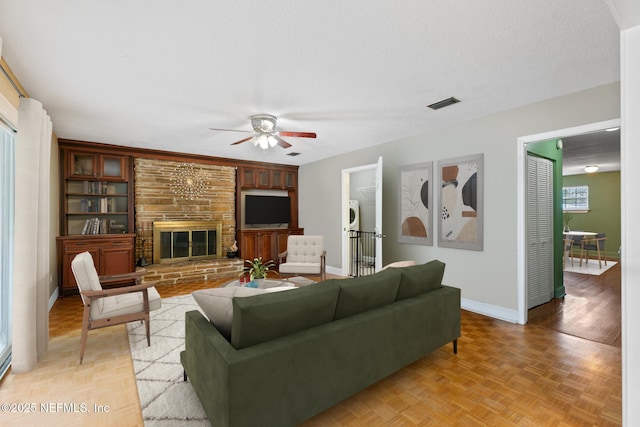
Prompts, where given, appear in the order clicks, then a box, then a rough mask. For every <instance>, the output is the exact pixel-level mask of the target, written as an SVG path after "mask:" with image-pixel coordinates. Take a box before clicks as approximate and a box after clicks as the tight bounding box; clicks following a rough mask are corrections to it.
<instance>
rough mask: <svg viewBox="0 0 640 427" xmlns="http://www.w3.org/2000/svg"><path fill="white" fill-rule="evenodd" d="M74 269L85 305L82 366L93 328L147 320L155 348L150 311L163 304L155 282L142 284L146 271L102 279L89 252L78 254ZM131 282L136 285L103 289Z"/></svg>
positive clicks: (72, 268)
mask: <svg viewBox="0 0 640 427" xmlns="http://www.w3.org/2000/svg"><path fill="white" fill-rule="evenodd" d="M71 270H72V271H73V276H74V277H75V279H76V283H77V284H78V289H79V290H80V297H81V298H82V304H83V305H84V311H83V313H82V337H81V341H80V363H82V359H83V357H84V349H85V346H86V344H87V334H88V332H89V331H90V330H92V329H98V328H104V327H106V326H112V325H120V324H123V323H129V322H133V321H137V320H141V321H144V323H145V327H146V331H147V345H151V335H150V331H149V311H151V310H155V309H158V308H160V305H161V303H160V294H158V291H157V290H156V288H155V287H153V284H152V283H147V284H144V285H143V284H140V282H141V280H142V276H143V275H144V274H145V273H146V272H144V271H138V272H133V273H127V274H117V275H112V276H100V277H99V276H98V273H97V271H96V268H95V265H94V263H93V258H92V257H91V254H90V253H89V252H82V253H80V254H78V255H76V257H75V258H74V259H73V261H71ZM127 280H130V281H135V285H133V286H123V287H119V288H111V289H102V285H103V284H116V283H122V282H125V281H127Z"/></svg>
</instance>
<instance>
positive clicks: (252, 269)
mask: <svg viewBox="0 0 640 427" xmlns="http://www.w3.org/2000/svg"><path fill="white" fill-rule="evenodd" d="M244 262H245V263H246V264H248V265H246V266H245V267H244V269H243V271H242V273H241V274H240V276H244V275H245V274H247V273H248V274H249V278H250V279H251V280H255V279H266V277H267V275H268V274H269V273H274V274H275V275H276V276H277V275H278V272H277V271H273V270H270V268H273V267H275V265H276V264H275V263H274V262H273V260H269V261H267V262H265V263H263V262H262V257H260V258H254V259H253V261H252V260H249V259H246V260H245V261H244Z"/></svg>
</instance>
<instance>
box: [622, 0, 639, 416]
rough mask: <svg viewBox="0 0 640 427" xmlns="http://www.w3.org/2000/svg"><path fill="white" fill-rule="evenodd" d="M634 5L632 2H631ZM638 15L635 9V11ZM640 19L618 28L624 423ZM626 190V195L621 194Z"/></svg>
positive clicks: (631, 348) (634, 294) (634, 380)
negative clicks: (633, 23) (619, 32)
mask: <svg viewBox="0 0 640 427" xmlns="http://www.w3.org/2000/svg"><path fill="white" fill-rule="evenodd" d="M636 5H637V3H636ZM636 16H638V15H636ZM638 52H640V25H639V26H636V27H634V28H631V29H628V30H624V31H622V32H621V49H620V56H621V61H622V64H621V65H622V66H621V82H622V87H621V89H622V134H621V136H622V137H621V143H620V147H621V159H622V168H621V169H622V170H621V174H620V178H621V180H620V181H621V187H622V222H621V226H622V232H623V233H622V257H621V265H622V350H623V351H622V373H623V380H622V386H623V395H622V398H623V423H624V425H629V426H638V425H640V405H638V404H637V403H638V402H640V332H639V331H638V329H640V310H639V309H638V307H639V305H640V248H638V245H637V244H636V242H638V241H639V240H640V223H639V222H638V212H640V200H639V199H638V198H637V192H638V190H637V187H638V182H640V168H638V160H640V144H638V142H639V141H640V120H638V116H639V115H640V56H639V55H638ZM625 195H626V196H627V197H625Z"/></svg>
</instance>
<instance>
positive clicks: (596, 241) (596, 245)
mask: <svg viewBox="0 0 640 427" xmlns="http://www.w3.org/2000/svg"><path fill="white" fill-rule="evenodd" d="M606 240H607V234H606V233H598V234H596V237H595V238H588V239H585V240H583V241H582V246H581V249H580V264H582V258H583V253H584V251H587V254H586V256H584V261H585V263H588V262H589V251H596V253H597V254H598V267H599V268H602V260H604V265H607V256H606V255H605V253H604V243H605V241H606Z"/></svg>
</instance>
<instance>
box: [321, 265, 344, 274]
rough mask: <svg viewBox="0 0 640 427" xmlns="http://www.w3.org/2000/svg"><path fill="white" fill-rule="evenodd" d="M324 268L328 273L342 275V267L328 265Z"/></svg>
mask: <svg viewBox="0 0 640 427" xmlns="http://www.w3.org/2000/svg"><path fill="white" fill-rule="evenodd" d="M324 270H325V272H326V273H329V274H333V275H336V276H342V269H341V268H336V267H331V266H330V265H327V266H325V267H324Z"/></svg>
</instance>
